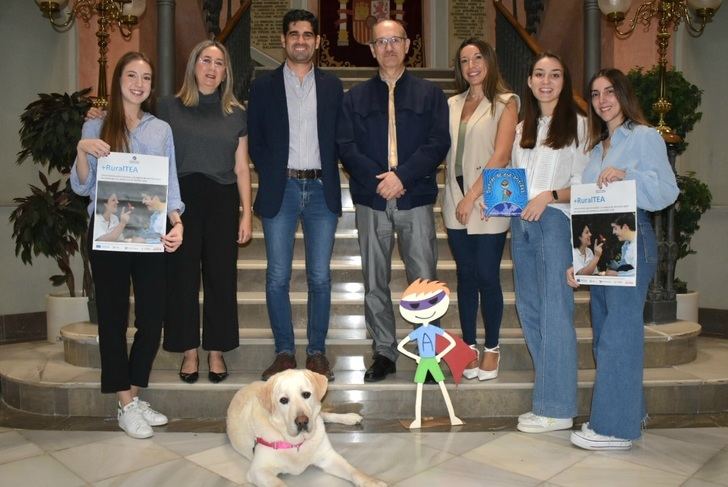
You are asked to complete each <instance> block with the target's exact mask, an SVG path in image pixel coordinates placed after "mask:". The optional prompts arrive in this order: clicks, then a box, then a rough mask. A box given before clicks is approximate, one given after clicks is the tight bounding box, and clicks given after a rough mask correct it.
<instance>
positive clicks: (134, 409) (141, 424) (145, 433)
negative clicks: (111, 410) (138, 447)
mask: <svg viewBox="0 0 728 487" xmlns="http://www.w3.org/2000/svg"><path fill="white" fill-rule="evenodd" d="M116 417H117V418H118V419H119V428H121V429H122V430H124V431H125V432H126V434H127V435H129V436H131V437H132V438H137V439H142V438H149V437H151V436H152V435H154V431H153V430H152V427H151V426H149V423H147V421H146V420H145V419H144V415H143V414H142V410H141V409H140V408H139V405H138V403H137V402H136V401H132V402H130V403H129V404H127V405H126V406H124V407H123V408H122V407H121V404H119V409H118V410H117V414H116Z"/></svg>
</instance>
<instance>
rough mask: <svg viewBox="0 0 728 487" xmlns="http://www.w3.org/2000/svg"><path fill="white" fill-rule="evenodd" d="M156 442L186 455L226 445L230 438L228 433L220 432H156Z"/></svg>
mask: <svg viewBox="0 0 728 487" xmlns="http://www.w3.org/2000/svg"><path fill="white" fill-rule="evenodd" d="M154 442H155V443H156V444H158V445H162V446H163V447H165V448H166V449H168V450H170V451H173V452H175V453H176V454H178V455H180V456H183V457H186V456H189V455H193V454H195V453H200V452H203V451H205V450H209V449H211V448H216V447H218V446H222V445H225V444H227V443H228V439H227V436H226V435H224V434H219V433H156V434H155V435H154Z"/></svg>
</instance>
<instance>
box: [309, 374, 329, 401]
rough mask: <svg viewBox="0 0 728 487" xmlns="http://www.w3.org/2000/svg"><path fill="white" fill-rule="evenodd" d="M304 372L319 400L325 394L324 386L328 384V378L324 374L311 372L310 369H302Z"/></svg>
mask: <svg viewBox="0 0 728 487" xmlns="http://www.w3.org/2000/svg"><path fill="white" fill-rule="evenodd" d="M304 372H305V374H306V377H308V380H310V381H311V384H313V392H314V394H316V398H317V399H318V400H319V401H321V399H323V397H324V395H325V394H326V388H327V387H328V385H329V379H327V378H326V376H325V375H321V374H317V373H316V372H311V371H310V370H306V371H304Z"/></svg>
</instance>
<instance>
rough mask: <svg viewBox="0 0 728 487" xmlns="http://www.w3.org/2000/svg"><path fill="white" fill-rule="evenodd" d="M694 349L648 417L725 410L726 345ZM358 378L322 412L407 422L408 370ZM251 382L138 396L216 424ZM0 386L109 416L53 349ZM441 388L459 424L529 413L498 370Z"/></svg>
mask: <svg viewBox="0 0 728 487" xmlns="http://www.w3.org/2000/svg"><path fill="white" fill-rule="evenodd" d="M697 350H698V352H697V356H696V360H695V361H694V362H692V363H687V364H683V365H675V366H673V367H667V368H664V367H663V368H646V369H645V371H644V385H645V398H646V401H647V409H648V411H649V413H650V414H652V415H657V414H695V413H713V412H715V413H718V412H725V408H726V404H728V367H726V366H725V365H726V363H728V342H727V341H726V340H720V339H710V338H698V339H697ZM402 362H403V361H402ZM363 372H364V370H363V368H361V369H360V370H352V371H339V372H338V373H337V376H336V380H335V381H333V382H331V383H330V384H329V390H328V393H327V395H326V397H325V400H324V407H325V408H326V409H327V410H335V411H340V412H344V411H356V412H358V413H360V414H362V415H363V416H364V417H365V418H370V419H396V418H402V419H405V418H411V417H412V413H413V408H414V400H415V397H414V396H415V386H414V384H413V383H412V371H411V370H409V369H402V370H400V371H399V372H398V373H397V374H395V375H394V376H392V377H389V378H387V380H385V381H382V382H378V383H364V382H363ZM446 374H447V372H446ZM257 378H258V373H257V372H255V373H253V372H250V373H241V372H239V371H234V373H233V374H231V376H230V377H229V378H228V380H226V381H225V382H223V383H220V384H211V383H209V382H208V381H207V380H206V379H205V377H204V374H203V377H202V378H201V380H200V381H199V382H198V383H196V384H192V385H188V384H183V383H182V382H180V380H179V378H178V377H177V372H176V371H172V370H154V371H153V372H152V375H151V380H150V384H149V389H148V390H145V391H144V394H143V396H144V399H145V400H148V401H150V402H151V403H152V404H153V405H154V407H155V408H157V409H159V410H160V411H163V412H164V413H165V414H167V415H169V416H170V417H171V418H224V416H225V412H226V410H227V406H228V404H229V402H230V400H231V399H232V396H233V395H234V394H235V392H236V391H237V390H238V389H239V388H240V387H242V386H244V385H246V384H248V383H250V382H252V381H254V380H257ZM578 380H579V383H578V387H579V394H578V405H579V407H578V409H579V412H578V414H579V415H587V414H588V410H589V402H590V397H591V388H592V386H593V383H594V371H593V370H580V371H579V376H578ZM0 381H1V382H2V399H3V401H4V402H5V403H6V404H7V405H8V406H10V407H12V408H15V409H19V410H22V411H25V412H32V413H38V414H47V415H63V416H94V417H112V416H113V415H115V412H116V398H115V397H114V395H113V394H101V393H100V392H99V387H100V386H99V370H98V369H92V368H84V367H76V366H73V365H69V364H67V363H65V362H64V360H63V349H62V345H61V344H48V343H45V342H29V343H22V344H15V345H4V346H2V347H0ZM447 387H448V389H449V392H450V396H451V398H452V401H453V405H454V407H455V411H456V412H457V413H458V414H459V415H460V416H461V417H463V418H466V419H467V418H475V417H478V418H484V417H485V418H487V417H514V416H517V415H519V414H521V413H523V412H524V411H528V410H529V409H531V393H532V389H533V373H532V372H530V371H525V370H522V371H517V370H513V371H508V370H504V371H503V372H501V373H500V375H499V377H498V378H497V379H495V380H492V381H486V382H477V381H464V382H463V383H462V384H460V385H459V386H456V385H455V384H452V383H448V384H447ZM423 413H424V414H425V415H428V416H430V415H432V416H442V415H446V411H445V407H444V404H443V402H442V399H441V396H440V393H439V390H438V387H437V386H435V385H425V387H424V394H423Z"/></svg>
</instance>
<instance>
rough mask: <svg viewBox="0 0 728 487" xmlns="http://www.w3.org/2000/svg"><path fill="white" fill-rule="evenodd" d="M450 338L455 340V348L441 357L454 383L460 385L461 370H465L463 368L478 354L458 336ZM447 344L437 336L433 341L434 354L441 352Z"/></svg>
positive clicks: (461, 378) (444, 339) (445, 340)
mask: <svg viewBox="0 0 728 487" xmlns="http://www.w3.org/2000/svg"><path fill="white" fill-rule="evenodd" d="M450 336H451V337H452V338H453V340H455V348H453V349H452V350H450V351H449V352H448V353H447V354H446V355H445V356H444V357H442V359H443V360H444V361H445V363H446V364H447V366H448V368H449V369H450V373H451V374H452V378H453V380H454V381H455V383H456V384H460V382H461V381H462V380H463V370H464V369H465V366H466V365H468V364H469V363H470V362H472V361H473V360H475V359H476V358H477V356H478V354H477V353H476V351H475V350H473V349H472V348H470V346H469V345H468V344H467V343H465V342H464V341H463V339H462V338H460V337H459V336H455V335H450ZM449 344H450V342H448V341H447V339H446V338H443V337H441V336H440V335H437V339H436V341H435V353H440V352H442V351H443V350H445V348H447V346H448V345H449Z"/></svg>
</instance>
